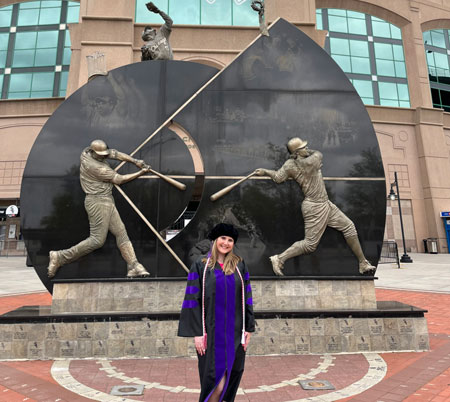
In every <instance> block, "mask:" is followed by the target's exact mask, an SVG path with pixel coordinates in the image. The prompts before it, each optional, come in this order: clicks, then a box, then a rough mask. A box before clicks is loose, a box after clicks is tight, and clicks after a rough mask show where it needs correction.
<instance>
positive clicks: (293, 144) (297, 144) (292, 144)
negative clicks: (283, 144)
mask: <svg viewBox="0 0 450 402" xmlns="http://www.w3.org/2000/svg"><path fill="white" fill-rule="evenodd" d="M306 145H308V141H303V140H302V139H301V138H299V137H294V138H291V139H290V140H289V142H288V143H287V149H288V151H289V153H291V154H292V153H294V152H295V151H297V149H301V148H305V147H306Z"/></svg>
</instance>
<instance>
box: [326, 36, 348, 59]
mask: <svg viewBox="0 0 450 402" xmlns="http://www.w3.org/2000/svg"><path fill="white" fill-rule="evenodd" d="M330 50H331V53H332V54H344V55H349V54H350V47H349V43H348V39H339V38H330Z"/></svg>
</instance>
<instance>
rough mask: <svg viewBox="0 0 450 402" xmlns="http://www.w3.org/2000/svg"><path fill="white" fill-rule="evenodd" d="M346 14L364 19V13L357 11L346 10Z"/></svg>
mask: <svg viewBox="0 0 450 402" xmlns="http://www.w3.org/2000/svg"><path fill="white" fill-rule="evenodd" d="M347 16H348V17H349V18H357V19H360V20H364V21H365V20H366V15H365V14H364V13H358V12H357V11H350V10H347Z"/></svg>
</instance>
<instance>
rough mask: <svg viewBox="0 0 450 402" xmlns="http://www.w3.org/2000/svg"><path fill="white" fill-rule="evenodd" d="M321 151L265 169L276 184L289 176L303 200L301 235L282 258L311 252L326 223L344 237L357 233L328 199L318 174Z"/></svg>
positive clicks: (350, 222)
mask: <svg viewBox="0 0 450 402" xmlns="http://www.w3.org/2000/svg"><path fill="white" fill-rule="evenodd" d="M321 167H322V154H321V153H320V152H319V151H313V153H312V154H311V155H310V156H308V157H306V158H300V157H298V158H296V159H288V160H287V161H286V162H285V163H284V165H283V166H282V167H281V168H280V169H279V170H278V171H276V172H273V171H272V172H271V171H269V173H271V174H270V176H271V178H272V180H273V181H275V182H276V183H282V182H284V181H286V180H288V179H289V178H292V179H294V180H295V181H296V182H297V183H298V184H299V185H300V186H301V188H302V191H303V194H304V196H305V199H304V200H303V203H302V214H303V219H304V221H305V238H304V239H303V240H301V241H298V242H296V243H294V244H293V245H292V246H291V247H290V248H289V249H288V250H286V251H285V252H284V253H282V254H281V255H280V257H281V256H283V254H285V253H288V255H286V256H284V257H285V258H292V257H295V256H298V255H301V254H307V253H312V252H313V251H314V250H315V249H316V248H317V246H318V244H319V241H320V239H321V237H322V235H323V233H324V231H325V229H326V227H327V226H330V227H332V228H334V229H337V230H339V231H340V232H342V234H343V235H344V237H345V238H349V237H352V236H357V232H356V228H355V225H354V224H353V222H352V221H351V220H350V219H349V218H348V217H347V216H346V215H345V214H344V213H343V212H342V211H341V210H340V209H339V208H338V207H337V206H336V205H334V204H333V203H332V202H331V201H330V200H329V199H328V194H327V190H326V188H325V183H324V181H323V177H322V171H321Z"/></svg>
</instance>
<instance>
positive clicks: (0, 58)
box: [0, 50, 8, 88]
mask: <svg viewBox="0 0 450 402" xmlns="http://www.w3.org/2000/svg"><path fill="white" fill-rule="evenodd" d="M7 54H8V52H7V51H6V50H0V68H5V66H6V56H7ZM0 76H1V77H3V74H0ZM0 88H1V85H0Z"/></svg>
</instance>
